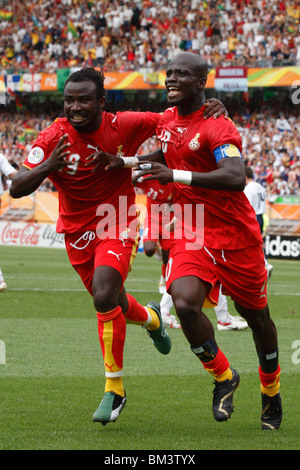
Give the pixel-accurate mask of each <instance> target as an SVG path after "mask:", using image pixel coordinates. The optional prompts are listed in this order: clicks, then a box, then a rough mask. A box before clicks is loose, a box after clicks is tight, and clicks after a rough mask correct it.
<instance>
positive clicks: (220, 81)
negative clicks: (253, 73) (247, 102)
mask: <svg viewBox="0 0 300 470" xmlns="http://www.w3.org/2000/svg"><path fill="white" fill-rule="evenodd" d="M215 89H216V91H227V92H228V91H230V92H232V91H243V92H246V91H248V78H247V67H218V68H217V69H216V77H215Z"/></svg>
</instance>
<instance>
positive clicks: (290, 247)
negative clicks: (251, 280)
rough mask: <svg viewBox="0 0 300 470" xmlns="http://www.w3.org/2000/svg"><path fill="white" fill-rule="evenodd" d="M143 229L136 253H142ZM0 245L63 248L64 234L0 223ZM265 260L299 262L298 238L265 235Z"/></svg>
mask: <svg viewBox="0 0 300 470" xmlns="http://www.w3.org/2000/svg"><path fill="white" fill-rule="evenodd" d="M142 234H143V228H142V227H141V233H140V235H141V241H140V244H139V248H138V251H143V244H142ZM0 245H9V246H31V247H33V246H37V247H44V248H64V247H65V243H64V234H62V233H57V232H56V224H44V223H33V222H28V223H26V222H14V221H2V222H0ZM265 251H266V256H267V258H272V259H290V260H300V237H299V236H298V237H293V236H284V235H267V236H266V240H265Z"/></svg>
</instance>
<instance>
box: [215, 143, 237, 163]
mask: <svg viewBox="0 0 300 470" xmlns="http://www.w3.org/2000/svg"><path fill="white" fill-rule="evenodd" d="M214 156H215V159H216V162H217V163H218V162H219V161H220V160H222V158H230V157H239V158H243V157H242V154H241V152H240V151H239V149H238V148H237V147H236V146H235V145H233V144H224V145H220V146H219V147H217V148H215V150H214Z"/></svg>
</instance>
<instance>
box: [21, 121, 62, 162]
mask: <svg viewBox="0 0 300 470" xmlns="http://www.w3.org/2000/svg"><path fill="white" fill-rule="evenodd" d="M63 135H64V131H63V129H62V128H61V130H60V126H59V125H58V122H57V121H54V123H53V124H51V126H49V127H47V128H46V129H45V130H43V131H42V132H41V133H40V134H39V136H38V137H37V139H36V140H35V141H34V143H33V145H32V148H31V150H30V152H29V154H28V155H27V157H26V159H25V160H24V162H23V165H24V166H26V167H27V168H29V169H32V168H35V167H36V166H37V165H40V164H41V163H42V162H44V161H45V160H47V159H48V158H49V157H50V155H51V153H52V151H53V150H54V148H55V146H56V144H57V142H58V141H59V139H60V137H61V136H63Z"/></svg>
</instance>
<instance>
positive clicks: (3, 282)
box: [0, 281, 7, 292]
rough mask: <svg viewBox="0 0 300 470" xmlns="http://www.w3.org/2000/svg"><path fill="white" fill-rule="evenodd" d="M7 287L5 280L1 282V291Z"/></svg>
mask: <svg viewBox="0 0 300 470" xmlns="http://www.w3.org/2000/svg"><path fill="white" fill-rule="evenodd" d="M6 289H7V285H6V282H5V281H1V282H0V292H3V291H4V290H6Z"/></svg>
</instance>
